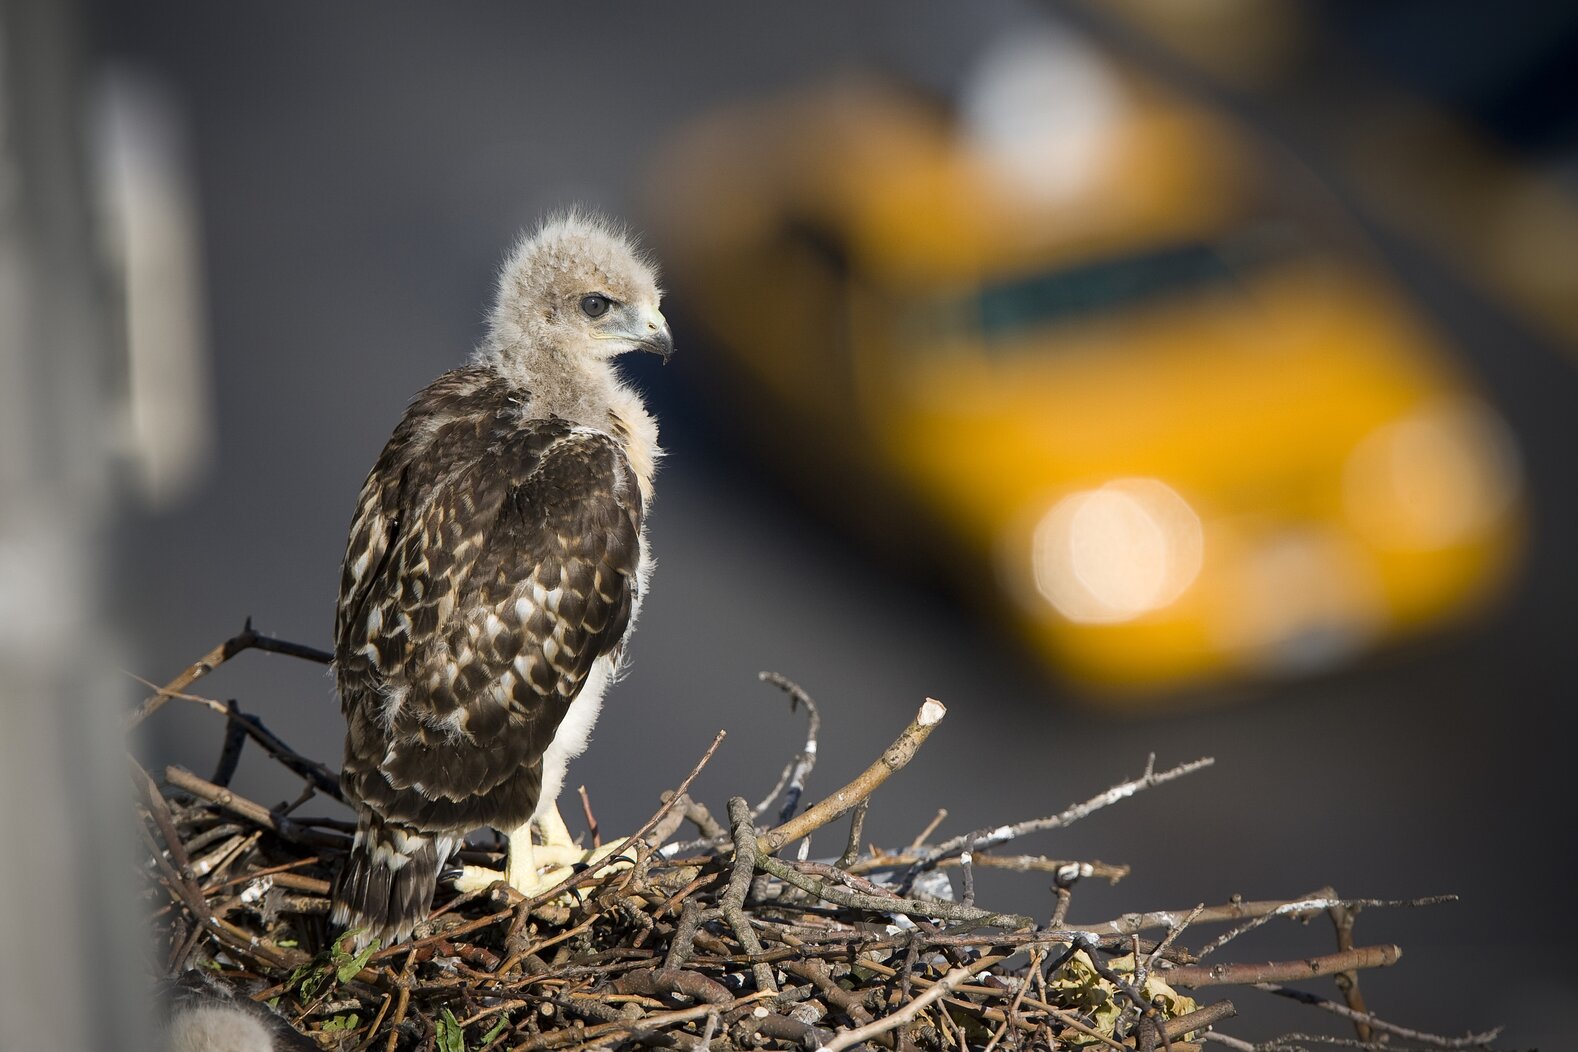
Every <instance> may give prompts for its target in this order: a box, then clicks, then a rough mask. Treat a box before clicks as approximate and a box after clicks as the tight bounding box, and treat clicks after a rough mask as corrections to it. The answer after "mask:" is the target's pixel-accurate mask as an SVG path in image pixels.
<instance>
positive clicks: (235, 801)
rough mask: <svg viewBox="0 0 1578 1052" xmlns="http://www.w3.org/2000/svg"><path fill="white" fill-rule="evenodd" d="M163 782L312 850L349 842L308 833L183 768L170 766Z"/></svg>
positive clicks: (332, 835)
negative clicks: (310, 846) (308, 846)
mask: <svg viewBox="0 0 1578 1052" xmlns="http://www.w3.org/2000/svg"><path fill="white" fill-rule="evenodd" d="M164 780H165V781H166V782H167V783H168V784H170V785H173V786H175V787H176V788H177V789H181V790H183V791H185V792H188V793H191V794H192V795H193V796H196V797H199V798H201V799H203V800H207V801H208V802H209V803H211V804H215V805H217V806H219V807H222V808H224V809H225V810H226V811H229V812H230V813H232V814H235V815H239V816H240V817H242V818H244V819H246V820H247V821H249V822H252V823H254V824H255V825H260V826H262V827H263V828H265V829H268V830H271V831H273V832H275V833H278V834H279V835H280V836H282V837H284V838H285V839H286V840H294V841H296V842H297V843H301V844H311V845H313V846H315V847H344V846H345V845H346V844H347V843H348V842H349V840H350V838H349V837H347V836H345V835H343V834H340V833H325V832H321V831H319V830H316V829H309V828H307V827H306V826H304V825H302V824H301V823H300V822H297V821H296V820H295V819H291V818H286V817H285V816H283V815H278V814H275V813H274V812H272V811H270V810H269V809H268V808H266V807H264V806H263V805H262V804H259V803H255V802H253V801H251V800H248V799H247V798H246V797H244V796H241V795H239V794H238V793H236V792H235V791H234V790H231V789H226V788H225V787H224V786H221V785H215V784H214V783H213V782H210V781H208V780H207V779H204V778H199V777H198V776H197V775H195V774H193V773H192V772H191V771H188V770H186V769H185V768H182V767H175V766H170V767H166V768H165V769H164Z"/></svg>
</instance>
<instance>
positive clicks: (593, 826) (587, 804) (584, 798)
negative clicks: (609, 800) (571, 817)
mask: <svg viewBox="0 0 1578 1052" xmlns="http://www.w3.org/2000/svg"><path fill="white" fill-rule="evenodd" d="M578 792H579V793H580V794H581V813H582V814H584V815H585V816H586V831H587V834H588V835H589V836H591V838H592V847H594V848H599V847H602V846H603V837H602V834H601V833H599V832H598V829H597V816H596V815H594V814H592V798H591V797H590V796H588V795H587V793H586V786H584V785H583V786H581V787H580V789H579V790H578Z"/></svg>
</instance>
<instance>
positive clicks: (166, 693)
mask: <svg viewBox="0 0 1578 1052" xmlns="http://www.w3.org/2000/svg"><path fill="white" fill-rule="evenodd" d="M243 650H266V651H268V652H269V653H271V654H285V655H288V656H290V657H296V658H301V659H303V660H305V661H316V662H318V663H319V664H322V665H327V664H330V663H331V662H333V661H334V655H333V654H331V653H329V652H328V651H326V650H319V649H317V648H316V647H309V646H303V645H302V644H300V643H291V642H288V641H286V640H283V639H275V638H273V637H272V636H265V635H262V634H261V633H258V632H255V631H253V629H252V619H251V618H250V617H249V618H247V620H246V624H245V625H243V626H242V629H241V631H240V633H238V634H237V635H234V636H231V637H230V638H229V639H227V640H225V641H224V642H223V643H221V644H219V645H218V646H217V647H215V648H214V649H212V650H210V651H209V652H208V653H206V654H204V655H203V656H202V657H200V658H198V659H197V660H196V661H194V662H192V663H191V664H190V665H188V666H187V667H186V669H185V670H184V671H183V672H182V673H181V674H180V675H179V676H176V677H175V678H174V679H172V680H171V681H170V682H169V683H166V684H165V685H164V686H163V687H161V688H160V689H159V692H158V693H157V694H155V695H153V697H151V698H148V699H147V700H145V701H144V702H143V703H142V704H141V705H139V706H138V707H137V710H136V711H135V712H133V713H132V715H131V717H130V718H129V719H128V721H127V726H128V728H130V727H135V726H137V725H138V724H139V723H141V722H142V721H143V720H145V719H147V718H148V717H149V716H152V715H153V714H154V713H156V712H158V711H159V709H160V708H162V707H163V706H164V703H165V702H166V701H169V700H170V698H171V697H172V696H173V695H174V694H175V693H176V692H178V691H183V690H185V689H186V688H187V687H189V686H191V685H192V684H193V683H195V682H197V681H198V680H199V679H201V678H203V677H204V676H206V675H208V674H209V673H210V672H212V671H214V669H216V668H218V667H219V666H220V665H223V664H224V663H225V662H226V661H229V660H230V659H231V658H233V657H235V656H236V655H237V654H239V653H241V652H242V651H243Z"/></svg>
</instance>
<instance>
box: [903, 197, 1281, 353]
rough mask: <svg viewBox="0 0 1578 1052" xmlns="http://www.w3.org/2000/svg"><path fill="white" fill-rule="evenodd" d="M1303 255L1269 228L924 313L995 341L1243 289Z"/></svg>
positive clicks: (1017, 284)
mask: <svg viewBox="0 0 1578 1052" xmlns="http://www.w3.org/2000/svg"><path fill="white" fill-rule="evenodd" d="M1301 250H1302V249H1301V246H1299V245H1298V243H1297V237H1296V234H1295V233H1294V232H1293V231H1292V230H1290V229H1289V228H1288V227H1287V226H1285V225H1282V224H1261V225H1257V226H1255V227H1253V228H1250V229H1247V230H1244V231H1242V232H1241V233H1239V234H1237V235H1235V236H1233V237H1231V238H1226V239H1223V240H1221V241H1216V242H1204V241H1196V242H1183V243H1179V244H1172V245H1166V246H1162V247H1158V248H1155V249H1151V250H1149V251H1146V252H1142V253H1135V254H1132V255H1127V256H1122V257H1118V258H1109V259H1098V260H1091V261H1088V262H1083V263H1080V264H1077V265H1075V266H1070V267H1063V268H1060V269H1057V270H1052V271H1046V272H1043V273H1039V274H1031V275H1024V276H1018V277H1014V278H1011V279H1008V280H1006V281H998V282H994V283H991V284H987V285H985V286H983V287H982V288H981V289H980V290H979V291H977V292H976V293H974V294H973V295H970V296H965V297H948V298H945V300H944V301H943V302H935V301H934V302H933V303H932V304H931V305H930V307H929V308H928V309H927V310H926V311H925V312H924V313H926V314H927V315H929V317H928V318H927V323H928V324H929V327H931V328H932V330H933V333H934V334H935V332H936V330H937V329H938V328H943V329H944V330H946V329H953V330H955V331H957V329H958V328H959V327H960V326H968V327H970V328H974V329H977V330H978V332H979V334H980V335H981V336H983V337H984V338H985V339H986V340H987V341H988V342H991V341H995V340H1000V339H1008V338H1012V337H1014V336H1016V335H1018V334H1019V333H1021V332H1023V331H1024V330H1026V329H1031V328H1035V327H1038V326H1041V325H1047V324H1054V323H1057V322H1063V321H1072V320H1076V319H1080V318H1087V317H1092V316H1097V315H1116V314H1121V313H1123V312H1126V311H1130V310H1135V309H1137V308H1140V307H1143V306H1145V305H1147V304H1150V303H1153V302H1156V301H1158V300H1163V299H1168V298H1179V297H1189V296H1193V295H1197V294H1199V293H1200V292H1203V291H1205V290H1206V289H1208V288H1212V287H1218V288H1220V287H1231V286H1234V285H1238V284H1240V283H1241V282H1242V281H1243V279H1244V278H1245V277H1247V276H1248V275H1249V274H1250V273H1251V272H1253V271H1256V270H1258V269H1260V268H1262V267H1264V266H1266V265H1267V264H1269V263H1272V262H1275V261H1278V260H1282V259H1286V258H1287V257H1289V256H1290V255H1293V254H1295V253H1297V252H1299V251H1301Z"/></svg>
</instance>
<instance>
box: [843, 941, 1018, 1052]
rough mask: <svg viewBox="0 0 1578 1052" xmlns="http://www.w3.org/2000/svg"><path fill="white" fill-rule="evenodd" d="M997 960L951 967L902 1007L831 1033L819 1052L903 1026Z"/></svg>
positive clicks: (984, 960) (845, 1045)
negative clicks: (862, 1024) (929, 986)
mask: <svg viewBox="0 0 1578 1052" xmlns="http://www.w3.org/2000/svg"><path fill="white" fill-rule="evenodd" d="M998 960H1001V958H992V957H983V958H981V959H980V960H979V961H976V962H975V963H974V964H972V965H969V966H968V967H964V968H955V969H953V970H952V971H950V972H949V973H948V974H947V975H945V976H943V977H942V978H941V979H939V980H937V982H935V983H933V984H932V986H931V988H930V989H928V990H926V992H924V993H922V994H921V995H920V996H919V997H916V998H914V999H913V1000H911V1001H910V1002H909V1003H907V1004H905V1005H904V1006H903V1007H902V1008H900V1009H898V1010H897V1011H895V1012H892V1013H890V1014H888V1015H885V1016H883V1017H882V1018H881V1019H876V1020H873V1021H872V1022H870V1023H867V1024H866V1025H865V1026H858V1027H855V1028H854V1029H852V1030H845V1031H843V1032H842V1033H840V1034H838V1035H837V1036H835V1037H834V1038H833V1040H831V1041H829V1042H827V1043H826V1044H824V1045H822V1046H821V1049H820V1052H840V1050H841V1049H845V1048H849V1047H850V1046H852V1045H858V1044H860V1043H861V1042H862V1041H869V1040H871V1039H872V1038H874V1037H876V1036H877V1035H878V1034H885V1033H887V1032H888V1031H889V1030H893V1029H895V1028H897V1027H901V1026H903V1025H904V1024H905V1023H908V1022H909V1021H910V1020H912V1019H914V1018H915V1017H916V1016H917V1015H919V1014H920V1013H921V1012H922V1011H923V1010H924V1009H925V1008H926V1007H927V1006H928V1005H930V1004H932V1003H933V1002H934V1001H937V1000H938V999H939V998H941V997H943V996H945V995H946V994H947V993H948V992H949V991H951V990H952V989H953V988H954V987H956V986H958V985H959V984H960V983H962V982H964V981H965V980H966V979H969V978H970V977H972V976H974V975H976V974H978V973H980V972H983V971H985V970H986V969H987V968H989V967H991V965H992V964H994V963H996V961H998Z"/></svg>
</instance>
